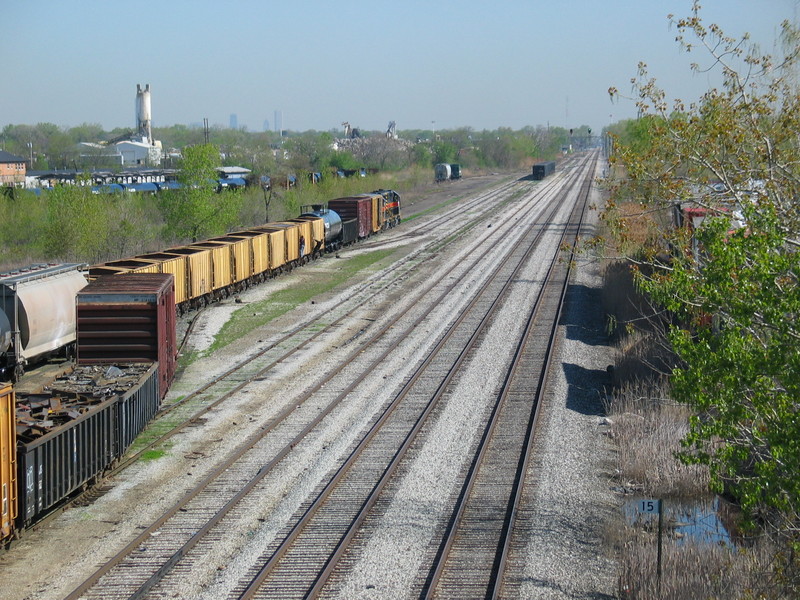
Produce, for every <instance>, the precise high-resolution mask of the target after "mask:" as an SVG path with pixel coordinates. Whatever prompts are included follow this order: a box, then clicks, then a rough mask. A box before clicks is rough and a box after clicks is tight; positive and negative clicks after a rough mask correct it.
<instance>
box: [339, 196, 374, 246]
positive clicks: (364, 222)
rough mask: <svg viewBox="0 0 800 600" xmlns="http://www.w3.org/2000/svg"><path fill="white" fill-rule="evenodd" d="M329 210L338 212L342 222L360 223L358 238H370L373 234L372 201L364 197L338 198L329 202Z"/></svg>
mask: <svg viewBox="0 0 800 600" xmlns="http://www.w3.org/2000/svg"><path fill="white" fill-rule="evenodd" d="M328 208H329V209H330V210H333V211H336V213H338V215H339V216H340V217H341V218H342V221H346V220H349V219H356V220H357V221H358V237H359V238H365V237H369V235H370V234H371V233H372V199H371V198H370V197H364V196H350V197H347V198H336V199H335V200H331V201H329V202H328Z"/></svg>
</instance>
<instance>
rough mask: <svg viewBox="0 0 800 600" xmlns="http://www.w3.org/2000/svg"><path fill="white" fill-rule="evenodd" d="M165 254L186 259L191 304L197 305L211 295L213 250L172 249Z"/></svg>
mask: <svg viewBox="0 0 800 600" xmlns="http://www.w3.org/2000/svg"><path fill="white" fill-rule="evenodd" d="M164 254H168V255H172V256H183V257H185V258H186V271H187V282H188V286H187V288H188V289H187V291H188V295H189V298H190V299H191V302H190V304H196V303H197V302H198V300H200V299H202V298H203V296H205V295H206V294H210V293H211V279H212V277H213V271H212V267H211V250H210V249H208V248H189V247H181V248H170V249H169V250H165V251H164Z"/></svg>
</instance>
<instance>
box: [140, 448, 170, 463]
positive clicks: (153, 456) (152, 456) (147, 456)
mask: <svg viewBox="0 0 800 600" xmlns="http://www.w3.org/2000/svg"><path fill="white" fill-rule="evenodd" d="M166 454H167V451H166V450H148V451H147V452H142V455H141V456H140V457H139V458H140V459H141V460H143V461H145V462H148V461H151V460H158V459H159V458H161V457H162V456H165V455H166Z"/></svg>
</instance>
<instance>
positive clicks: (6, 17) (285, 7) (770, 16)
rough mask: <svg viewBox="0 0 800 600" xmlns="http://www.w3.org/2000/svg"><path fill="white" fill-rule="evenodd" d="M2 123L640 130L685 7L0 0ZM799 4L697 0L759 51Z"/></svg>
mask: <svg viewBox="0 0 800 600" xmlns="http://www.w3.org/2000/svg"><path fill="white" fill-rule="evenodd" d="M3 4H4V6H3V8H2V11H0V14H2V34H0V56H3V57H4V61H3V63H4V64H3V69H2V73H3V76H2V84H0V128H3V127H5V126H6V125H9V124H13V125H21V124H26V125H34V124H37V123H55V124H56V125H59V126H61V127H65V128H66V127H74V126H77V125H81V124H83V123H91V124H94V123H97V124H100V125H101V126H102V127H103V128H104V129H106V130H111V129H114V128H117V127H123V128H135V125H136V121H135V101H136V86H137V84H141V85H142V87H144V85H145V84H150V88H151V93H152V96H151V100H152V121H153V126H154V127H166V126H171V125H175V124H185V125H192V124H197V123H202V122H203V120H204V119H208V121H209V124H210V125H212V126H222V127H227V126H229V124H230V116H231V114H235V115H236V119H237V124H238V126H239V127H243V126H244V127H246V128H247V130H248V131H262V130H263V128H264V122H265V120H267V121H269V127H270V129H274V127H275V122H274V121H275V119H274V115H275V111H280V112H281V120H282V126H283V128H284V129H291V130H295V131H305V130H309V129H316V130H320V131H328V130H333V129H336V130H341V129H342V126H341V124H342V123H343V122H344V121H347V122H349V123H350V124H351V125H352V126H353V127H359V128H361V129H362V130H380V131H385V130H386V128H387V126H388V123H389V122H390V121H395V122H396V123H397V128H398V129H399V130H404V129H428V130H429V129H435V130H442V129H455V128H458V127H471V128H473V129H475V130H478V131H480V130H484V129H490V130H491V129H496V128H498V127H510V128H512V129H520V128H522V127H525V126H534V127H535V126H540V125H541V126H547V125H551V126H560V127H566V128H571V127H579V126H581V125H588V126H590V127H592V128H593V129H594V130H595V131H600V130H601V129H602V127H603V126H605V125H608V124H609V123H612V122H615V121H618V120H620V119H626V118H632V117H635V115H636V108H635V106H634V104H633V102H632V101H627V100H624V99H623V100H620V101H619V102H617V103H612V102H611V101H610V99H609V96H608V88H609V87H611V86H614V87H617V88H618V89H619V90H620V92H622V93H623V94H624V93H627V92H630V89H631V85H630V80H631V78H632V77H634V76H635V75H636V69H637V64H638V63H639V62H640V61H643V62H645V63H647V65H648V68H649V71H650V74H651V75H652V76H653V77H655V78H656V79H657V81H658V83H659V84H660V85H661V87H663V88H664V89H665V90H666V91H667V96H668V97H669V98H674V97H679V98H682V99H683V100H687V101H691V100H695V99H697V98H698V97H699V96H700V95H701V94H702V93H703V91H705V90H706V89H708V88H709V87H710V86H712V85H715V84H716V81H715V79H714V78H715V75H713V74H703V75H696V74H693V73H692V72H691V70H690V67H689V65H690V63H691V62H693V61H698V60H702V57H701V56H700V55H698V54H697V53H692V54H690V55H687V54H686V53H685V52H683V51H681V49H680V47H679V45H678V44H677V43H676V42H675V36H676V30H675V28H674V27H670V25H669V21H668V19H667V15H668V14H674V15H676V16H677V17H682V16H688V15H690V13H691V7H692V3H691V0H635V1H634V0H606V1H605V2H600V1H597V0H546V1H545V0H494V1H486V0H482V1H476V0H460V1H452V0H438V1H436V2H423V1H421V0H403V1H401V2H397V1H389V0H368V1H366V0H365V1H362V0H337V1H336V2H330V1H323V0H293V1H291V2H290V1H284V2H276V1H274V0H227V1H224V2H223V1H222V0H216V1H212V0H162V1H159V2H156V1H153V0H136V1H135V2H121V1H119V0H73V1H71V2H67V1H64V0H26V1H25V2H18V1H12V0H4V1H3ZM798 4H800V0H704V1H703V2H702V10H701V17H702V18H703V20H704V22H705V23H706V24H711V23H717V24H718V25H720V26H721V27H722V28H723V30H724V31H725V32H726V33H727V34H728V35H731V36H734V37H739V36H741V35H742V34H744V33H745V32H748V33H750V35H751V39H752V40H753V41H755V42H757V43H759V44H760V45H761V48H762V49H763V50H766V51H770V52H771V51H772V50H773V49H774V47H775V46H774V44H775V42H774V40H775V38H776V34H777V32H778V28H779V25H780V23H781V21H783V20H784V19H789V20H790V21H794V22H796V21H797V13H798Z"/></svg>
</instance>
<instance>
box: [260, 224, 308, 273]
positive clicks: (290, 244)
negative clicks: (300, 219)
mask: <svg viewBox="0 0 800 600" xmlns="http://www.w3.org/2000/svg"><path fill="white" fill-rule="evenodd" d="M276 229H277V230H283V232H284V241H285V243H284V257H285V259H286V260H285V264H292V265H295V264H297V262H298V261H299V260H300V237H301V236H302V230H301V227H300V225H299V224H298V223H288V222H285V221H281V222H278V223H269V224H268V227H266V230H267V231H270V230H276Z"/></svg>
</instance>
